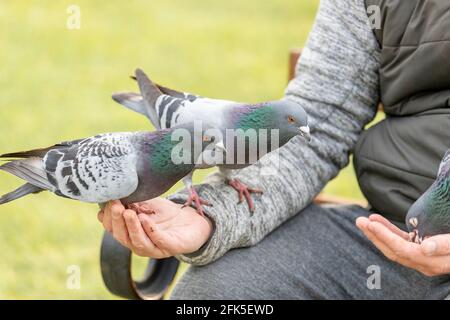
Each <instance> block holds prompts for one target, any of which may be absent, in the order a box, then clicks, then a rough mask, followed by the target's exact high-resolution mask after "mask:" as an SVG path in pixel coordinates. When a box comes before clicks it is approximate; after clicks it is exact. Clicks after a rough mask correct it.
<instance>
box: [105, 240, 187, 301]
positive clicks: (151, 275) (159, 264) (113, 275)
mask: <svg viewBox="0 0 450 320" xmlns="http://www.w3.org/2000/svg"><path fill="white" fill-rule="evenodd" d="M131 255H132V253H131V251H130V250H129V249H128V248H126V247H124V246H122V245H121V244H120V243H119V242H117V241H116V240H115V239H114V238H113V237H112V236H111V235H110V234H109V233H108V232H105V233H104V235H103V240H102V246H101V249H100V266H101V272H102V277H103V282H104V283H105V285H106V287H107V288H108V290H109V291H110V292H111V293H113V294H115V295H118V296H120V297H122V298H126V299H134V300H136V299H137V300H140V299H148V300H159V299H162V298H163V297H164V294H165V293H166V291H167V289H168V287H169V285H170V284H171V283H172V281H173V279H174V277H175V274H176V273H177V270H178V265H179V261H178V260H177V259H175V258H173V257H172V258H166V259H149V261H148V265H147V269H146V271H145V274H144V277H143V279H142V280H139V281H136V280H133V276H132V274H131Z"/></svg>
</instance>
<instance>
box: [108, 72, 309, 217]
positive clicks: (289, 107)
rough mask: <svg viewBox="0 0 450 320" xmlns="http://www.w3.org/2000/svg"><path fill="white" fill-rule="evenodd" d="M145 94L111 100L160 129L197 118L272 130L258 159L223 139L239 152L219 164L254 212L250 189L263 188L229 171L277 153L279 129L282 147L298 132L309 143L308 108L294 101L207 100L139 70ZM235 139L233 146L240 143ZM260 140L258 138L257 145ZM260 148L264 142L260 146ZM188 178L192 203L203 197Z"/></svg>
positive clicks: (220, 125) (120, 95) (223, 127)
mask: <svg viewBox="0 0 450 320" xmlns="http://www.w3.org/2000/svg"><path fill="white" fill-rule="evenodd" d="M133 78H134V79H135V80H137V82H138V85H139V88H140V91H141V94H137V93H132V92H123V93H116V94H113V96H112V98H113V100H114V101H116V102H118V103H119V104H121V105H124V106H125V107H127V108H129V109H131V110H134V111H136V112H138V113H141V114H143V115H144V116H146V117H147V118H148V119H149V120H150V121H151V123H152V124H153V126H154V127H155V128H157V129H160V128H171V127H172V126H175V125H179V124H181V123H186V122H191V121H195V120H199V121H207V122H208V123H209V124H211V125H212V126H214V127H216V128H219V129H221V130H227V129H232V130H236V129H242V130H248V129H254V130H256V132H257V133H258V135H257V137H258V138H257V139H259V132H260V131H261V129H265V130H267V131H269V133H268V134H267V144H268V146H267V148H266V150H260V149H259V148H258V150H257V155H256V157H253V158H252V157H250V155H249V152H248V151H249V146H248V144H247V145H245V150H238V148H234V149H233V150H230V148H229V144H228V141H226V139H225V138H224V141H225V145H226V146H227V148H226V149H227V151H228V152H229V153H230V151H231V152H234V160H233V161H231V163H229V161H228V160H229V158H227V163H225V164H223V163H221V164H218V167H219V170H220V171H221V173H222V174H223V175H224V176H225V178H226V181H227V182H228V184H229V185H230V186H231V187H233V188H234V189H235V190H236V191H237V192H238V193H239V202H242V201H243V199H244V198H245V200H246V201H247V204H248V206H249V209H250V211H252V212H253V211H254V204H253V200H252V198H251V196H250V194H251V193H262V191H261V190H258V189H253V188H249V187H247V186H246V185H245V184H244V183H242V182H241V181H239V180H238V179H231V178H230V177H231V172H230V170H233V169H241V168H244V167H246V166H249V165H251V164H253V163H255V162H256V161H257V160H259V159H260V158H261V157H262V156H264V155H265V154H266V153H267V152H268V151H269V152H270V151H273V150H272V149H274V148H272V145H276V142H274V141H271V137H272V136H271V134H270V131H271V130H279V141H277V142H278V145H276V146H277V147H281V146H283V145H284V144H286V143H287V142H288V141H289V140H290V139H291V138H293V137H295V136H302V137H303V138H304V139H305V140H306V141H308V142H309V141H310V139H311V138H310V130H309V126H308V118H307V114H306V112H305V110H304V109H303V108H302V107H301V106H300V105H298V104H297V103H295V102H292V101H289V100H279V101H271V102H265V103H259V104H248V103H238V102H233V101H227V100H219V99H210V98H203V97H200V96H198V95H194V94H190V93H184V92H179V91H176V90H173V89H169V88H166V87H163V86H160V85H157V84H154V83H153V82H152V81H151V80H150V79H149V78H148V77H147V75H146V74H145V73H144V72H143V71H142V70H140V69H137V70H136V72H135V77H133ZM235 142H236V140H235V141H234V144H233V145H236V143H235ZM258 142H259V140H258V141H257V143H258ZM258 146H259V144H258ZM243 151H245V159H244V161H239V160H238V158H239V156H238V153H239V152H241V153H242V152H243ZM207 167H211V165H209V166H208V165H202V164H201V165H197V166H196V169H202V168H207ZM183 182H184V183H185V185H186V186H187V188H188V190H189V193H190V197H189V200H188V202H192V201H203V200H202V199H199V196H198V194H197V193H196V191H195V190H194V188H193V187H192V174H191V175H189V176H187V177H186V178H185V179H184V180H183Z"/></svg>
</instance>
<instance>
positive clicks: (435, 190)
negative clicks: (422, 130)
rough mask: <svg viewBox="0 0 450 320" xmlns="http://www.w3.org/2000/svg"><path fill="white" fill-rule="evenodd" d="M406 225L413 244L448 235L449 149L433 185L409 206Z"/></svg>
mask: <svg viewBox="0 0 450 320" xmlns="http://www.w3.org/2000/svg"><path fill="white" fill-rule="evenodd" d="M406 225H407V226H408V229H409V231H410V232H413V233H414V238H413V239H412V240H413V241H415V242H422V240H424V239H425V238H427V237H431V236H434V235H437V234H447V233H450V149H449V150H448V151H447V153H446V154H445V156H444V158H443V159H442V162H441V165H440V166H439V170H438V175H437V178H436V180H435V181H434V183H433V184H432V185H431V186H430V188H428V190H427V191H425V193H424V194H423V195H422V196H421V197H420V198H419V199H417V201H416V202H414V204H413V205H412V206H411V208H410V209H409V211H408V215H407V216H406Z"/></svg>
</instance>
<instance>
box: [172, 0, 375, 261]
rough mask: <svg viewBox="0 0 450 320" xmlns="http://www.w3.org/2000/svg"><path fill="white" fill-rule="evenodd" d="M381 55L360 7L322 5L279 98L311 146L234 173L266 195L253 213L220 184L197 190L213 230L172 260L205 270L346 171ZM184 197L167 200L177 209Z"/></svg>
mask: <svg viewBox="0 0 450 320" xmlns="http://www.w3.org/2000/svg"><path fill="white" fill-rule="evenodd" d="M379 58H380V52H379V48H378V44H377V42H376V39H375V36H374V35H373V32H372V30H371V29H370V27H369V24H368V18H367V14H366V11H365V6H364V0H352V1H348V0H322V2H321V4H320V7H319V11H318V14H317V17H316V21H315V24H314V27H313V30H312V32H311V33H310V36H309V39H308V41H307V44H306V47H305V49H304V51H303V54H302V57H301V59H300V61H299V63H298V65H297V70H296V72H297V76H296V78H295V79H294V80H292V81H291V82H290V83H289V86H288V88H287V90H286V94H285V99H292V100H294V101H297V102H298V103H300V104H301V105H302V106H303V107H304V108H305V110H306V111H307V112H308V114H309V121H310V122H309V123H310V127H311V133H312V137H313V140H312V142H311V143H310V144H305V142H303V141H302V139H301V138H299V137H298V138H294V139H292V140H291V141H290V142H289V143H288V144H286V145H285V146H284V147H282V148H280V150H279V152H274V153H271V154H269V155H267V156H266V157H264V158H263V159H261V161H259V162H258V163H256V164H255V165H252V166H250V167H247V168H245V169H242V170H239V171H237V172H236V177H237V178H239V179H240V180H241V181H243V182H244V183H246V184H248V185H250V186H252V187H257V188H259V189H262V190H264V194H263V195H262V196H257V195H253V199H254V200H255V212H254V213H253V214H251V213H250V212H249V210H248V207H247V205H246V204H245V203H242V204H237V200H238V198H237V192H236V191H235V190H234V189H232V188H231V187H229V186H228V185H226V184H225V183H224V182H223V180H219V181H216V182H210V183H205V184H202V185H200V186H198V187H197V191H198V192H199V195H200V196H201V197H202V198H204V199H206V200H208V201H210V202H211V203H212V204H213V206H212V207H208V208H206V213H207V215H208V216H209V217H210V218H211V219H212V221H213V224H214V231H213V234H212V236H211V238H210V239H209V241H208V242H207V243H206V244H205V245H204V246H203V247H202V248H200V249H199V250H198V251H197V252H194V253H192V254H187V255H181V256H178V258H179V259H180V260H182V261H185V262H188V263H190V264H194V265H204V264H208V263H210V262H212V261H214V260H216V259H218V258H220V257H221V256H222V255H224V254H225V253H226V252H227V251H228V250H230V249H233V248H239V247H245V246H251V245H254V244H256V243H257V242H259V241H260V240H261V239H263V238H264V237H265V236H266V235H267V234H268V233H270V232H271V231H272V230H274V229H275V228H277V227H278V226H279V225H280V224H282V223H283V222H284V221H286V220H287V219H289V218H290V217H292V216H293V215H295V214H297V213H298V212H299V211H301V210H302V209H303V208H305V206H307V205H308V204H309V203H310V202H311V201H312V200H313V199H314V197H315V196H316V195H317V194H318V193H319V192H320V190H322V189H323V187H324V186H325V184H326V183H327V182H328V181H330V180H331V179H332V178H334V177H335V176H336V175H337V173H338V172H339V170H340V169H341V168H343V167H344V166H346V165H347V164H348V161H349V154H350V153H351V152H352V149H353V147H354V146H355V144H356V142H357V140H358V137H359V135H360V133H361V131H362V130H363V128H364V126H365V125H366V124H367V123H368V122H369V121H370V120H371V119H373V117H374V115H375V112H376V106H377V102H378V68H379ZM186 198H187V194H186V192H185V191H182V192H180V193H177V194H175V195H173V196H171V197H170V199H171V200H173V201H175V202H178V203H183V202H184V201H185V200H186Z"/></svg>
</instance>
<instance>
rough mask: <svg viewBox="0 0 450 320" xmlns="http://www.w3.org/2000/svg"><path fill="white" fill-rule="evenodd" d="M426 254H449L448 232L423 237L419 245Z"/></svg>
mask: <svg viewBox="0 0 450 320" xmlns="http://www.w3.org/2000/svg"><path fill="white" fill-rule="evenodd" d="M420 246H421V249H422V252H423V254H424V255H426V256H443V255H450V234H441V235H437V236H434V237H431V238H427V239H425V240H424V241H423V242H422V244H421V245H420Z"/></svg>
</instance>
